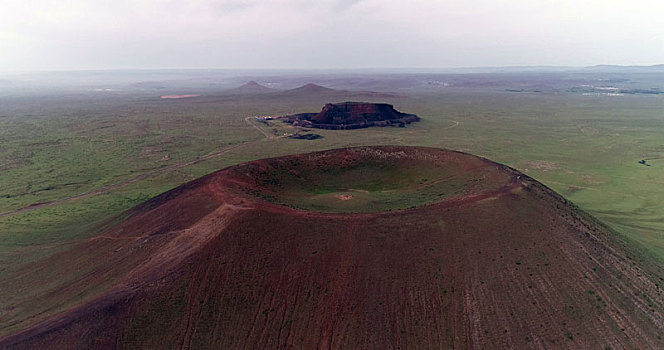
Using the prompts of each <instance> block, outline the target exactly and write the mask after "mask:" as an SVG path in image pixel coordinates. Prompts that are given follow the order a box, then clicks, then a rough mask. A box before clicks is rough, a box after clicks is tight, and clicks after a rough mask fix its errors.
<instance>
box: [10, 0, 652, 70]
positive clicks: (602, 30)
mask: <svg viewBox="0 0 664 350" xmlns="http://www.w3.org/2000/svg"><path fill="white" fill-rule="evenodd" d="M0 8H1V9H2V11H0V71H4V72H12V71H31V70H83V69H132V68H139V69H160V68H246V69H251V68H259V69H260V68H267V69H294V68H304V69H318V68H321V69H326V68H349V69H353V68H402V67H403V68H411V67H421V68H453V67H472V66H475V67H477V66H528V65H533V66H534V65H556V66H588V65H596V64H619V65H652V64H660V63H664V26H663V25H662V24H661V15H662V14H663V13H664V3H663V2H658V1H645V0H634V1H622V0H621V1H618V0H602V1H597V0H585V1H578V0H576V1H574V0H558V1H553V0H541V1H533V0H505V1H498V0H475V1H447V0H442V1H436V0H411V1H385V0H318V1H313V0H262V1H261V0H195V1H172V0H134V1H129V0H116V1H99V0H63V1H55V0H51V1H47V0H34V1H20V0H0Z"/></svg>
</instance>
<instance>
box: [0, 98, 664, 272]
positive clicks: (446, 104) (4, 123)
mask: <svg viewBox="0 0 664 350" xmlns="http://www.w3.org/2000/svg"><path fill="white" fill-rule="evenodd" d="M340 99H341V98H340ZM343 99H348V100H353V99H354V96H353V95H352V94H349V95H348V96H344V97H343ZM365 99H366V98H365ZM326 102H339V101H328V98H327V97H325V96H303V97H293V98H290V99H280V98H265V97H248V96H247V97H233V98H228V97H209V96H207V97H206V96H203V97H201V98H196V99H182V100H160V99H159V98H158V97H156V96H154V95H149V94H147V93H146V94H144V95H123V94H119V93H118V94H115V95H113V96H111V97H108V96H104V97H96V96H88V95H80V96H79V95H73V96H64V97H60V98H46V99H44V100H40V99H39V98H22V99H9V98H8V99H5V100H3V101H2V103H0V140H2V142H0V212H9V211H13V210H17V209H20V208H24V207H27V206H29V205H31V204H33V203H40V202H46V201H53V200H61V199H64V198H69V197H72V196H76V195H79V194H81V193H86V192H88V191H93V190H95V189H99V188H103V187H104V186H111V185H114V184H120V183H124V182H126V184H125V185H123V186H119V187H116V188H112V189H110V190H109V191H105V192H103V193H101V194H98V195H92V196H89V197H85V198H81V199H78V200H73V201H66V202H63V203H60V204H57V205H53V206H48V207H42V208H38V209H35V210H30V211H25V212H20V213H17V214H13V215H7V216H4V217H0V283H2V280H3V276H8V275H7V274H10V272H11V271H15V270H16V269H17V268H19V267H20V266H22V265H24V264H27V263H29V262H30V261H34V260H35V259H39V258H41V257H44V256H48V255H51V254H53V253H54V252H56V251H58V250H60V249H64V248H65V247H67V246H68V245H70V244H72V243H73V242H75V241H76V240H78V239H82V238H85V237H88V236H90V235H93V234H94V233H95V232H96V231H97V229H96V227H99V225H103V223H104V222H105V221H106V220H109V219H111V218H113V217H114V216H117V215H119V214H120V213H121V212H122V211H123V210H126V209H128V208H130V207H132V206H134V205H136V204H138V203H140V202H142V201H144V200H146V199H147V198H150V197H152V196H155V195H157V194H159V193H161V192H163V191H166V190H168V189H170V188H173V187H175V186H177V185H179V184H182V183H184V182H187V181H190V180H193V179H195V178H197V177H200V176H202V175H204V174H207V173H210V172H212V171H215V170H217V169H220V168H224V167H227V166H230V165H233V164H237V163H240V162H244V161H248V160H253V159H259V158H265V157H273V156H280V155H285V154H293V153H301V152H308V151H315V150H324V149H330V148H338V147H346V146H360V145H384V144H393V145H419V146H430V147H440V148H448V149H454V150H461V151H464V152H469V153H472V154H475V155H479V156H483V157H487V158H489V159H491V160H494V161H497V162H500V163H504V164H507V165H509V166H512V167H514V168H516V169H518V170H520V171H523V172H525V173H527V174H529V175H530V176H532V177H534V178H535V179H537V180H539V181H541V182H542V183H544V184H545V185H547V186H549V187H551V188H552V189H554V190H555V191H557V192H559V193H560V194H562V195H563V196H565V197H566V198H568V199H570V200H572V201H573V202H574V203H575V204H577V205H578V206H579V207H580V208H581V209H583V210H586V211H587V212H589V213H591V214H593V215H595V216H596V217H597V218H599V219H600V220H601V221H603V222H604V223H606V224H608V225H610V226H611V227H613V228H614V229H616V230H617V231H618V232H620V233H622V234H624V235H625V237H626V238H628V239H630V240H633V241H635V242H638V243H639V244H641V245H642V246H643V247H645V248H646V249H648V251H649V252H651V253H652V254H653V256H655V257H657V258H658V259H660V261H662V262H664V201H662V198H664V186H662V185H663V184H664V161H662V159H664V133H663V132H662V131H664V98H663V97H662V95H648V96H643V95H626V96H582V95H580V94H573V93H510V92H505V91H498V90H495V91H494V90H490V89H488V88H487V89H468V90H462V89H450V90H440V91H439V92H436V93H418V94H414V93H413V94H409V95H407V96H400V97H381V98H378V99H376V100H375V101H374V102H389V103H392V104H394V105H395V107H396V108H397V109H399V110H401V111H404V112H408V113H414V114H417V115H419V116H420V117H422V121H421V122H419V123H414V124H411V125H409V126H408V127H406V128H370V129H357V130H347V131H328V130H314V132H315V133H317V134H320V135H322V136H323V138H320V139H316V140H295V139H287V138H271V139H266V138H265V137H264V135H262V134H261V133H259V131H258V130H257V129H256V128H255V127H254V126H252V125H251V124H248V123H247V122H246V121H245V118H246V117H249V116H253V115H279V114H284V113H289V112H309V111H316V110H319V109H320V107H321V106H322V105H323V104H324V103H326ZM260 127H262V128H263V129H264V130H265V131H268V132H273V133H275V134H276V135H281V134H283V133H290V132H293V131H294V130H293V129H292V128H291V127H290V126H287V125H284V124H281V123H280V122H276V121H271V122H270V123H269V124H268V125H262V124H261V125H260ZM210 155H212V156H210ZM208 156H209V157H208ZM639 160H647V164H649V166H647V165H643V164H639V163H638V161H639ZM144 174H149V176H145V178H139V179H136V178H137V177H138V176H141V175H144ZM132 179H134V181H133V182H132V181H131V180H132Z"/></svg>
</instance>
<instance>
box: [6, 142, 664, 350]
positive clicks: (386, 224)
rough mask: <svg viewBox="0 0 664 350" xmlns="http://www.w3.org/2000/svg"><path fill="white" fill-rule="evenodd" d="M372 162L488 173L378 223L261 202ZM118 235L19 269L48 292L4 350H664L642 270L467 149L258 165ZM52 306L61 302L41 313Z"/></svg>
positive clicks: (379, 150) (336, 154) (9, 321)
mask: <svg viewBox="0 0 664 350" xmlns="http://www.w3.org/2000/svg"><path fill="white" fill-rule="evenodd" d="M371 158H373V159H382V160H384V159H393V160H395V161H398V162H401V161H403V164H406V165H408V166H413V165H414V164H417V162H424V163H429V162H433V163H436V164H438V165H441V166H444V165H446V164H447V165H449V166H452V164H454V167H455V169H453V170H455V174H454V176H451V177H450V181H453V179H456V180H458V179H459V178H464V177H465V176H467V175H471V174H475V173H478V172H479V173H481V174H483V175H482V176H480V177H477V176H475V177H470V176H469V178H472V179H473V180H472V181H468V183H466V184H465V189H466V190H464V191H460V192H459V193H458V194H457V195H452V196H446V197H444V198H441V199H440V200H439V201H437V202H435V203H429V204H426V205H421V206H416V207H413V208H410V209H404V210H395V211H388V212H378V213H321V212H312V211H305V210H297V209H293V208H289V207H285V206H281V205H278V204H276V203H275V202H278V198H272V201H271V202H268V201H265V200H263V199H261V198H260V197H258V196H257V195H256V194H255V193H256V190H257V189H262V188H267V187H265V186H267V185H266V183H265V181H264V180H266V179H271V177H269V176H266V174H269V173H270V172H277V170H279V171H278V173H280V174H282V173H283V174H288V173H290V174H292V175H293V176H297V174H298V172H299V171H301V169H302V167H301V164H305V165H307V164H309V165H310V164H317V162H319V163H320V162H327V163H331V164H332V165H334V166H337V167H339V168H340V169H345V167H347V165H348V164H356V162H357V161H358V159H359V160H362V161H364V160H367V159H369V160H370V159H371ZM405 160H408V161H405ZM354 162H355V163H354ZM324 165H326V166H329V165H330V164H324ZM456 180H455V181H456ZM275 181H277V182H278V181H279V179H278V178H275ZM269 185H270V186H278V185H277V184H275V183H271V184H269ZM275 193H276V192H275ZM262 195H270V194H269V193H268V194H262ZM352 200H354V198H351V199H349V201H352ZM117 221H120V222H109V223H108V227H107V228H105V229H101V233H100V234H99V235H98V236H96V237H94V238H92V239H89V240H87V241H85V242H82V243H80V244H78V245H77V246H75V247H74V248H72V249H71V250H68V251H65V252H63V253H61V254H57V255H56V256H53V257H51V258H49V259H48V260H47V261H45V262H42V263H39V264H35V265H34V266H31V267H29V268H28V269H26V271H25V272H26V274H25V277H24V278H26V279H30V278H32V279H34V280H36V281H44V280H45V279H44V276H51V277H50V278H51V279H57V280H58V281H60V283H59V284H57V283H56V284H53V285H52V286H51V287H50V288H47V289H44V290H43V291H42V292H40V293H39V294H38V295H34V296H31V297H30V301H34V300H38V301H39V302H38V303H36V304H35V303H34V302H29V301H22V302H20V301H17V302H16V303H15V305H14V306H13V307H14V308H13V309H12V310H9V311H6V312H5V313H3V314H2V319H0V320H1V321H0V322H1V323H0V327H1V328H0V331H1V332H2V334H4V335H5V337H4V339H2V340H0V348H17V349H28V348H29V349H36V348H158V349H162V348H209V349H228V348H231V349H233V348H306V349H311V348H379V349H385V348H417V349H419V348H528V347H533V348H589V349H596V348H599V349H604V348H608V347H610V348H611V349H620V348H662V347H664V343H663V342H662V340H660V339H659V338H660V335H661V334H662V327H663V320H664V317H663V316H662V311H664V308H663V305H664V304H663V302H664V301H663V300H662V295H661V289H660V287H659V286H658V285H657V284H656V282H657V283H660V282H659V281H655V278H656V277H655V274H654V273H655V272H654V269H652V268H650V267H649V266H648V265H647V264H646V263H642V262H638V260H637V258H636V255H634V253H633V252H632V251H631V250H630V249H631V248H629V247H628V246H624V245H623V244H622V243H621V242H620V240H619V237H618V236H616V235H615V234H614V233H612V232H610V231H609V230H608V229H606V228H605V227H603V226H602V225H600V224H598V223H596V222H595V221H594V220H593V219H592V218H591V217H589V216H587V215H586V214H584V213H582V212H580V211H578V210H577V209H575V208H574V206H572V205H571V204H570V203H568V202H567V201H565V200H564V199H563V198H561V197H560V196H558V195H556V194H555V193H553V192H552V191H550V190H549V189H547V188H546V187H544V186H543V185H541V184H539V183H537V182H536V181H534V180H533V179H531V178H529V177H527V176H525V175H523V174H520V173H518V172H516V171H514V170H512V169H510V168H507V167H504V166H501V165H498V164H496V163H493V162H490V161H488V160H485V159H481V158H477V157H474V156H470V155H467V154H463V153H458V152H452V151H444V150H438V149H431V148H416V147H371V148H351V149H341V150H332V151H326V152H318V153H310V154H304V155H297V156H289V157H283V158H277V159H268V160H259V161H255V162H250V163H247V164H242V165H237V166H233V167H230V168H227V169H224V170H221V171H219V172H216V173H213V174H210V175H208V176H205V177H203V178H201V179H198V180H196V181H193V182H191V183H188V184H186V185H183V186H181V187H178V188H176V189H174V190H172V191H169V192H167V193H164V194H162V195H160V196H158V197H156V198H154V199H152V200H150V201H148V202H146V203H144V204H142V205H140V206H138V207H136V208H134V209H132V210H130V211H129V212H127V213H126V214H125V215H124V216H123V217H122V218H118V220H117ZM16 283H19V284H20V283H23V284H25V283H28V282H26V281H24V280H20V281H17V282H16ZM6 285H7V286H12V285H10V284H9V283H7V284H6ZM17 288H18V287H17ZM26 293H29V291H26ZM53 303H60V305H72V306H71V307H68V308H66V309H63V310H57V309H55V308H53V307H51V308H50V309H49V308H45V307H44V305H48V304H50V305H53ZM35 305H36V306H35ZM19 310H23V313H21V314H20V315H23V316H20V317H19V316H18V315H19V313H18V311H19ZM26 315H28V316H26Z"/></svg>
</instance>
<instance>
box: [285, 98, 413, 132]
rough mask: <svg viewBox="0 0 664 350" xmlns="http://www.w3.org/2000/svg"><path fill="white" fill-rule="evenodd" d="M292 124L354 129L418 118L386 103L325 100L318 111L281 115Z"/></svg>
mask: <svg viewBox="0 0 664 350" xmlns="http://www.w3.org/2000/svg"><path fill="white" fill-rule="evenodd" d="M281 119H282V120H283V121H285V122H287V123H291V124H293V125H295V126H303V127H310V128H319V129H331V130H340V129H358V128H368V127H371V126H400V127H404V126H406V124H409V123H412V122H416V121H419V120H420V118H419V117H418V116H416V115H414V114H408V113H402V112H399V111H397V110H395V109H394V106H392V105H391V104H387V103H369V102H343V103H328V104H326V105H325V106H324V107H323V109H322V110H321V111H320V112H319V113H300V114H294V115H288V116H284V117H282V118H281Z"/></svg>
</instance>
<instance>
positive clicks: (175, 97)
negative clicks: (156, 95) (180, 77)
mask: <svg viewBox="0 0 664 350" xmlns="http://www.w3.org/2000/svg"><path fill="white" fill-rule="evenodd" d="M199 96H201V95H164V96H161V98H163V99H167V100H169V99H170V100H173V99H180V98H192V97H199Z"/></svg>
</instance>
